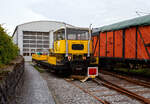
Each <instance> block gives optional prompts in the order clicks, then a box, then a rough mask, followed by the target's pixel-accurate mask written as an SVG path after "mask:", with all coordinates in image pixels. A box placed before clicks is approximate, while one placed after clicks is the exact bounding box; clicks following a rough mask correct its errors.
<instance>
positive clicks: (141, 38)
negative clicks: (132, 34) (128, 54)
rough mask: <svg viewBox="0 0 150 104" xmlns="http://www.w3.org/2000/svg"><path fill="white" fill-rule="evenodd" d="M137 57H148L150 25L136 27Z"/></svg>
mask: <svg viewBox="0 0 150 104" xmlns="http://www.w3.org/2000/svg"><path fill="white" fill-rule="evenodd" d="M137 58H139V59H150V26H140V27H139V28H137Z"/></svg>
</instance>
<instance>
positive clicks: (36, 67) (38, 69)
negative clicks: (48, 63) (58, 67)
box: [33, 65, 45, 73]
mask: <svg viewBox="0 0 150 104" xmlns="http://www.w3.org/2000/svg"><path fill="white" fill-rule="evenodd" d="M33 67H34V68H35V69H36V70H37V71H38V72H40V73H44V72H45V71H44V70H42V69H40V68H39V67H38V66H36V65H33Z"/></svg>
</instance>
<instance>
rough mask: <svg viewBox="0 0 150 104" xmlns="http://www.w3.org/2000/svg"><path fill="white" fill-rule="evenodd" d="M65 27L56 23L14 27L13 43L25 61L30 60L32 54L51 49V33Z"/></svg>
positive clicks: (35, 23)
mask: <svg viewBox="0 0 150 104" xmlns="http://www.w3.org/2000/svg"><path fill="white" fill-rule="evenodd" d="M65 25H67V26H68V27H74V26H72V25H69V24H66V23H64V22H57V21H33V22H28V23H24V24H21V25H18V26H16V28H15V31H14V33H13V36H12V37H13V42H14V43H15V44H16V45H17V46H18V47H19V49H20V55H23V56H24V58H25V61H31V60H32V54H34V53H36V52H42V51H43V50H49V49H50V48H52V47H53V31H55V30H56V29H59V28H61V27H62V26H65Z"/></svg>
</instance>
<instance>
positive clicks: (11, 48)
mask: <svg viewBox="0 0 150 104" xmlns="http://www.w3.org/2000/svg"><path fill="white" fill-rule="evenodd" d="M17 55H18V47H17V46H16V45H15V44H13V42H12V39H11V37H10V36H8V34H7V33H6V32H5V29H4V28H3V27H2V26H1V25H0V67H1V66H2V65H5V64H9V62H10V61H11V60H12V59H14V58H16V56H17Z"/></svg>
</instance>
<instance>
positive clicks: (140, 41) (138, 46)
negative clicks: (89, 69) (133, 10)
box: [92, 15, 150, 64]
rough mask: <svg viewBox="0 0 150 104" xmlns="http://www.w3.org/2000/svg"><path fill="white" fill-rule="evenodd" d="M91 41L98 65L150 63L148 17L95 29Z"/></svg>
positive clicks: (149, 22)
mask: <svg viewBox="0 0 150 104" xmlns="http://www.w3.org/2000/svg"><path fill="white" fill-rule="evenodd" d="M92 40H93V53H94V56H97V57H99V58H100V63H107V62H108V61H109V62H114V63H115V62H126V63H135V64H139V63H150V15H146V16H142V17H138V18H134V19H131V20H126V21H122V22H119V23H115V24H112V25H108V26H103V27H100V28H95V29H94V30H93V34H92Z"/></svg>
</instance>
